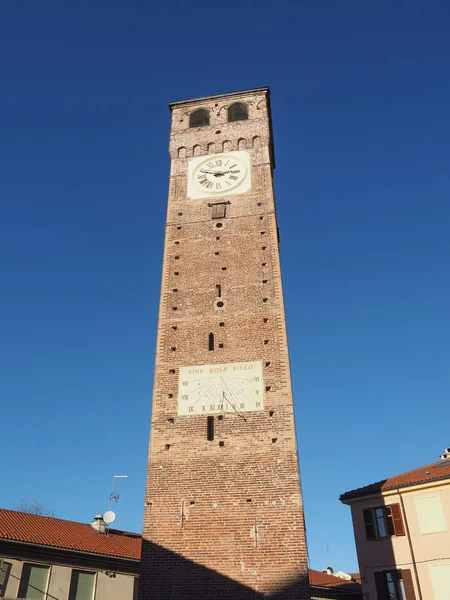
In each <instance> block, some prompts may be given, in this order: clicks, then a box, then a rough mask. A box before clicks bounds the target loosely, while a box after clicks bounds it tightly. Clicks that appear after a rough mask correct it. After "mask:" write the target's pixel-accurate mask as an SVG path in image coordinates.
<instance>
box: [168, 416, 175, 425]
mask: <svg viewBox="0 0 450 600" xmlns="http://www.w3.org/2000/svg"><path fill="white" fill-rule="evenodd" d="M167 422H168V423H169V425H173V424H174V423H175V419H172V417H170V418H169V419H167Z"/></svg>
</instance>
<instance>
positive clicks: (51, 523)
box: [0, 509, 141, 560]
mask: <svg viewBox="0 0 450 600" xmlns="http://www.w3.org/2000/svg"><path fill="white" fill-rule="evenodd" d="M0 539H4V540H14V541H16V542H28V543H30V544H38V545H40V546H53V547H55V548H64V549H67V550H78V551H81V552H88V553H91V554H103V555H106V556H116V557H119V558H130V559H134V560H139V559H140V556H141V536H140V535H139V534H137V533H128V532H126V531H118V530H116V529H110V531H109V533H108V534H107V535H102V534H99V533H96V532H95V531H94V530H93V529H92V527H91V526H90V525H89V524H88V523H76V522H75V521H65V520H63V519H55V518H53V517H41V516H37V515H31V514H28V513H22V512H18V511H15V510H5V509H0Z"/></svg>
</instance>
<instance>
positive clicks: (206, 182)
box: [188, 151, 250, 198]
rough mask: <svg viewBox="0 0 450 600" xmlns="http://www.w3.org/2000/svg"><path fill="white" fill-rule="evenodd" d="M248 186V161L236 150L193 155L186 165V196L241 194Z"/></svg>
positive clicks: (245, 156) (245, 153) (244, 154)
mask: <svg viewBox="0 0 450 600" xmlns="http://www.w3.org/2000/svg"><path fill="white" fill-rule="evenodd" d="M248 189H250V160H249V155H248V153H247V152H242V151H236V152H227V153H226V154H213V155H210V156H208V157H206V158H205V157H199V158H194V159H192V161H191V162H190V163H189V168H188V195H189V197H190V198H204V197H208V196H224V195H228V194H241V193H244V192H246V191H247V190H248Z"/></svg>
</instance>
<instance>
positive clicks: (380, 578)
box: [375, 571, 389, 600]
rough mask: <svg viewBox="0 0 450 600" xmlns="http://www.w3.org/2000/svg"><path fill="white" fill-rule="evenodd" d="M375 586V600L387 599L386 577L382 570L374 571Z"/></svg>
mask: <svg viewBox="0 0 450 600" xmlns="http://www.w3.org/2000/svg"><path fill="white" fill-rule="evenodd" d="M375 587H376V588H377V600H389V592H388V590H387V585H386V577H385V575H384V572H383V571H377V572H376V573H375Z"/></svg>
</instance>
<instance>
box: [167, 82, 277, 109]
mask: <svg viewBox="0 0 450 600" xmlns="http://www.w3.org/2000/svg"><path fill="white" fill-rule="evenodd" d="M258 92H265V93H267V95H268V96H269V95H270V87H269V86H263V87H258V88H251V89H248V90H236V91H234V92H226V93H224V94H212V95H211V96H199V97H197V98H186V100H175V101H174V102H169V108H170V110H172V107H174V106H179V105H182V104H191V103H197V102H204V101H206V100H215V99H216V98H227V97H228V96H247V95H248V94H256V93H258Z"/></svg>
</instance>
